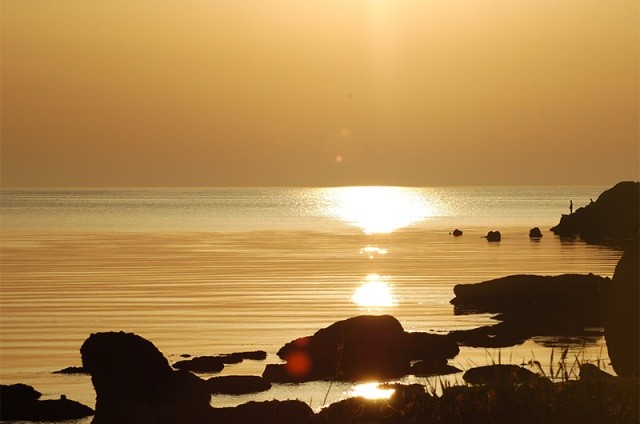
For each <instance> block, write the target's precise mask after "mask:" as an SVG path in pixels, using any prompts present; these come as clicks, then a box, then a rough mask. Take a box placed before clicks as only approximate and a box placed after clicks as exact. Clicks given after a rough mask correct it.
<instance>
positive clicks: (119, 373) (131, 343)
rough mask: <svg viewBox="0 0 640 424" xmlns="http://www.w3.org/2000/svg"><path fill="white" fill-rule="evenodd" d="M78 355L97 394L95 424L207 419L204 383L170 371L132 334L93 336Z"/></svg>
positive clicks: (148, 344)
mask: <svg viewBox="0 0 640 424" xmlns="http://www.w3.org/2000/svg"><path fill="white" fill-rule="evenodd" d="M80 353H81V354H82V365H83V367H84V369H86V370H87V371H88V372H89V373H90V374H91V381H92V382H93V387H94V388H95V391H96V413H95V418H94V421H93V422H94V423H95V424H100V423H146V422H149V423H150V422H154V423H179V422H180V423H203V422H208V421H209V420H210V419H211V413H212V408H211V407H210V406H209V401H210V399H211V395H210V393H209V388H208V387H207V384H206V383H205V381H204V380H202V379H200V378H199V377H197V376H195V375H193V374H191V373H189V372H187V371H174V370H172V369H171V367H170V366H169V363H168V362H167V360H166V359H165V357H164V356H163V355H162V353H160V351H158V349H157V348H156V347H155V346H154V345H153V344H152V343H151V342H149V341H148V340H145V339H143V338H142V337H140V336H137V335H135V334H132V333H123V332H119V333H115V332H110V333H97V334H92V335H91V336H90V337H89V338H88V339H87V340H86V341H85V342H84V344H83V345H82V347H81V348H80Z"/></svg>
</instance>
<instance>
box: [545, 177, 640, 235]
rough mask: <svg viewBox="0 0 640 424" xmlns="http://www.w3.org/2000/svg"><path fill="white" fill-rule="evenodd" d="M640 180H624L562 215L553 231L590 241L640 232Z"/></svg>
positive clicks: (557, 233)
mask: <svg viewBox="0 0 640 424" xmlns="http://www.w3.org/2000/svg"><path fill="white" fill-rule="evenodd" d="M639 211H640V183H638V182H633V181H624V182H620V183H618V184H616V185H615V186H613V187H612V188H610V189H609V190H606V191H604V192H603V193H602V194H601V195H600V196H599V197H598V199H597V200H596V201H595V202H593V203H590V204H588V205H587V206H584V207H581V208H578V209H577V210H576V211H575V212H574V213H572V214H570V215H562V217H561V218H560V222H559V223H558V225H556V226H555V227H552V228H551V231H553V233H554V234H556V235H559V236H563V237H567V236H580V238H582V239H583V240H585V241H587V242H589V243H603V244H609V243H614V244H615V243H616V242H619V241H624V240H630V239H632V238H634V237H636V236H637V235H638V227H639V225H640V213H639Z"/></svg>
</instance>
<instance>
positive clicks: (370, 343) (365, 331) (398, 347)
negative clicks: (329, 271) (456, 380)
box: [263, 315, 459, 382]
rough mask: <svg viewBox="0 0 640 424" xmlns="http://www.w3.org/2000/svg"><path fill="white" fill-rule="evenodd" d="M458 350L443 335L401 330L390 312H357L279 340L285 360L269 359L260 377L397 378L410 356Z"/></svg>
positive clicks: (441, 354)
mask: <svg viewBox="0 0 640 424" xmlns="http://www.w3.org/2000/svg"><path fill="white" fill-rule="evenodd" d="M458 352H459V348H458V346H457V344H456V343H455V342H454V341H453V339H451V338H449V337H448V336H442V335H433V334H424V333H407V332H405V331H404V329H403V328H402V325H401V324H400V322H398V320H397V319H395V318H394V317H392V316H389V315H383V316H367V315H364V316H358V317H353V318H349V319H346V320H343V321H338V322H336V323H334V324H332V325H330V326H329V327H326V328H323V329H321V330H318V331H317V332H316V333H315V334H313V335H312V336H308V337H301V338H298V339H296V340H293V341H291V342H289V343H287V344H286V345H284V346H283V347H282V348H281V349H280V350H279V351H278V356H279V357H280V358H281V359H283V360H285V361H287V363H286V364H269V365H267V367H266V368H265V371H264V373H263V377H264V378H266V379H267V380H270V381H272V382H302V381H312V380H331V379H337V380H345V381H362V380H372V379H388V378H397V377H400V376H403V375H407V374H408V373H409V372H410V361H411V360H414V359H415V360H417V359H432V358H439V357H444V358H452V357H454V356H455V355H457V353H458Z"/></svg>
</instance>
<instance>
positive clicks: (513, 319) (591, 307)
mask: <svg viewBox="0 0 640 424" xmlns="http://www.w3.org/2000/svg"><path fill="white" fill-rule="evenodd" d="M610 284H611V280H610V279H608V278H604V277H600V276H597V275H593V274H588V275H579V274H565V275H558V276H539V275H511V276H507V277H502V278H497V279H495V280H489V281H485V282H482V283H477V284H458V285H456V286H455V287H454V293H455V295H456V297H455V298H454V299H453V300H451V303H452V304H454V305H455V308H454V312H455V313H456V314H468V313H497V314H499V315H497V316H496V317H495V318H496V319H498V320H500V321H502V322H500V323H499V324H497V325H493V326H486V327H481V328H477V329H473V330H463V331H453V332H451V333H450V334H451V336H452V337H454V338H455V339H456V341H458V343H460V344H462V345H467V346H474V347H507V346H513V345H515V344H519V343H522V342H524V341H525V340H527V339H528V338H531V337H533V336H556V335H584V334H586V333H585V327H599V326H602V325H603V324H604V321H605V318H606V315H607V302H608V297H609V288H610Z"/></svg>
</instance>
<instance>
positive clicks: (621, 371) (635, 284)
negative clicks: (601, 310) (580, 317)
mask: <svg viewBox="0 0 640 424" xmlns="http://www.w3.org/2000/svg"><path fill="white" fill-rule="evenodd" d="M639 256H640V254H639V249H638V243H637V241H636V242H634V243H632V244H631V246H630V247H629V248H628V249H627V250H626V251H625V252H624V254H623V255H622V258H621V259H620V261H619V262H618V265H617V266H616V270H615V273H614V274H613V282H612V284H611V294H610V296H609V316H608V319H607V324H606V326H605V338H606V341H607V349H608V350H609V358H611V364H612V365H613V369H614V370H615V371H616V373H617V374H618V375H620V376H636V377H637V376H638V365H639V362H640V352H639V345H640V339H639V334H640V324H639V322H640V316H639V315H640V313H639V310H640V304H639V303H640V301H639V298H640V277H639V275H638V274H639V269H640V263H639V262H640V261H639Z"/></svg>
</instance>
